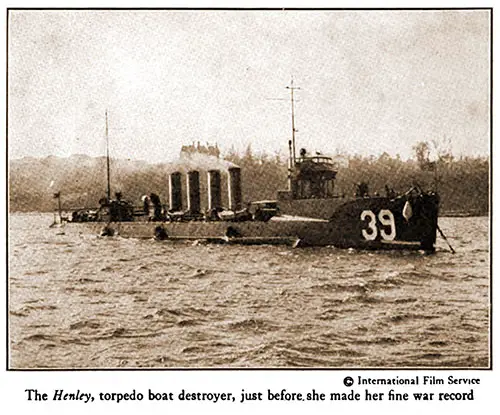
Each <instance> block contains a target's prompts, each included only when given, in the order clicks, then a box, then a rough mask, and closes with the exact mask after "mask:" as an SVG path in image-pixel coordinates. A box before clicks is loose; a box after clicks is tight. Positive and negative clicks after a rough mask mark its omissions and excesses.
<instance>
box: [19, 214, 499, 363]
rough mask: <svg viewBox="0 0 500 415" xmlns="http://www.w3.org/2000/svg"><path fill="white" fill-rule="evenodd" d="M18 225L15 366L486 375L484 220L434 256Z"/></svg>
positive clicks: (451, 228)
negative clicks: (458, 370)
mask: <svg viewBox="0 0 500 415" xmlns="http://www.w3.org/2000/svg"><path fill="white" fill-rule="evenodd" d="M51 220H52V218H51V216H47V215H11V217H10V255H9V262H10V264H9V265H10V273H9V274H10V275H9V284H10V286H9V310H10V317H9V323H10V326H9V335H10V367H12V368H108V367H111V368H116V367H268V368H270V367H328V368H338V367H350V368H354V367H363V368H367V367H393V368H401V367H487V366H489V356H490V354H489V337H488V336H489V323H490V308H489V303H490V301H489V292H490V291H489V281H490V280H489V279H490V269H489V244H488V229H489V222H488V218H442V219H440V226H441V228H442V229H443V231H444V232H445V234H447V236H448V239H449V240H450V242H451V244H452V245H453V247H454V248H455V249H456V251H457V253H456V254H455V255H452V254H451V253H449V251H448V249H447V247H446V244H445V243H444V241H443V240H442V239H440V240H439V241H438V252H437V254H436V255H432V256H425V255H422V254H419V253H401V252H363V251H355V250H340V249H335V248H329V247H326V248H305V249H302V248H299V249H292V248H289V247H284V246H243V247H242V246H233V245H231V246H222V245H201V244H198V245H197V244H184V243H171V242H157V241H153V240H134V239H122V238H119V237H117V238H99V237H96V236H93V235H89V236H85V237H74V236H70V235H66V234H64V232H63V230H62V229H57V228H52V229H49V228H48V225H49V224H50V223H51Z"/></svg>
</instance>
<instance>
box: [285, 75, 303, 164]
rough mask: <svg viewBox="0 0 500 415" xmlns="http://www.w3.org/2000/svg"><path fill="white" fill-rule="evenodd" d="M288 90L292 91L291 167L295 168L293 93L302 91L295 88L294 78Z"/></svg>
mask: <svg viewBox="0 0 500 415" xmlns="http://www.w3.org/2000/svg"><path fill="white" fill-rule="evenodd" d="M286 88H287V89H289V90H290V103H291V106H292V158H291V163H290V164H291V167H294V166H295V132H296V131H297V130H296V129H295V107H294V100H293V91H294V90H296V89H300V88H299V87H294V86H293V77H292V80H291V82H290V86H287V87H286Z"/></svg>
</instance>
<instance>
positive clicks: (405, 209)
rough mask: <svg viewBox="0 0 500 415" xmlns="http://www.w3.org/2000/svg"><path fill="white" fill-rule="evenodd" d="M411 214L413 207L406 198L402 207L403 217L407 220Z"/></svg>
mask: <svg viewBox="0 0 500 415" xmlns="http://www.w3.org/2000/svg"><path fill="white" fill-rule="evenodd" d="M412 216H413V209H412V208H411V204H410V201H409V200H407V201H406V203H405V205H404V207H403V218H405V219H406V222H408V221H409V220H410V218H411V217H412Z"/></svg>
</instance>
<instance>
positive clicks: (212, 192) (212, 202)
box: [207, 170, 222, 211]
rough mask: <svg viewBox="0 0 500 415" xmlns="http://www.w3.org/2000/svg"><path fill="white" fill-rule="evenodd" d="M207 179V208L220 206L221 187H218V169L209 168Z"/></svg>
mask: <svg viewBox="0 0 500 415" xmlns="http://www.w3.org/2000/svg"><path fill="white" fill-rule="evenodd" d="M207 181H208V185H207V187H208V210H209V211H210V210H212V209H216V208H220V207H221V205H222V199H221V187H220V171H219V170H209V171H208V172H207Z"/></svg>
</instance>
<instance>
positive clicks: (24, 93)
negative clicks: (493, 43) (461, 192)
mask: <svg viewBox="0 0 500 415" xmlns="http://www.w3.org/2000/svg"><path fill="white" fill-rule="evenodd" d="M489 51H490V28H489V12H488V11H329V12H325V11H258V12H255V11H99V12H98V11H11V12H10V15H9V55H8V59H9V60H8V65H9V74H8V80H9V89H8V94H9V107H8V111H9V126H8V127H9V152H10V157H12V158H19V157H23V156H46V155H50V154H52V155H58V156H69V155H71V154H73V153H84V154H89V155H103V154H104V149H105V139H104V137H105V136H104V131H105V121H104V119H105V117H104V114H105V110H106V109H108V111H109V136H110V140H111V152H112V156H114V157H120V158H134V159H144V160H148V161H151V162H160V161H167V160H172V159H174V158H176V157H177V156H178V154H179V151H180V147H181V146H182V145H183V144H190V143H192V142H193V141H201V142H202V143H204V142H210V143H212V144H214V143H218V144H219V146H220V147H221V148H222V150H223V151H227V150H229V149H230V148H231V146H234V148H235V149H237V150H241V151H243V150H244V149H245V148H246V147H247V146H248V144H251V145H252V148H253V149H254V150H256V151H266V152H268V153H274V152H275V151H280V152H281V153H282V154H287V141H288V139H289V138H290V136H291V120H290V103H289V101H287V100H289V92H288V90H287V89H285V87H286V86H287V85H289V82H290V78H291V76H292V75H293V77H294V81H295V84H296V86H300V87H301V90H300V91H297V93H296V97H297V99H298V100H299V102H297V103H296V128H297V129H298V132H297V148H300V147H306V148H308V149H309V150H311V151H316V150H320V151H323V152H325V153H334V152H335V151H336V150H339V151H343V152H348V153H351V154H354V153H359V154H362V155H371V154H373V155H379V154H381V153H382V152H384V151H385V152H387V153H389V154H391V155H396V154H400V155H401V156H402V157H403V158H407V157H409V156H410V155H411V153H412V146H414V145H415V143H417V142H418V141H431V140H438V141H441V142H442V143H448V142H449V143H451V150H452V151H453V152H454V154H455V155H461V154H462V155H487V154H488V153H489V111H490V110H489V89H490V85H489V82H490V76H489V71H490V56H489ZM280 98H281V99H283V100H279V99H280Z"/></svg>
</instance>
